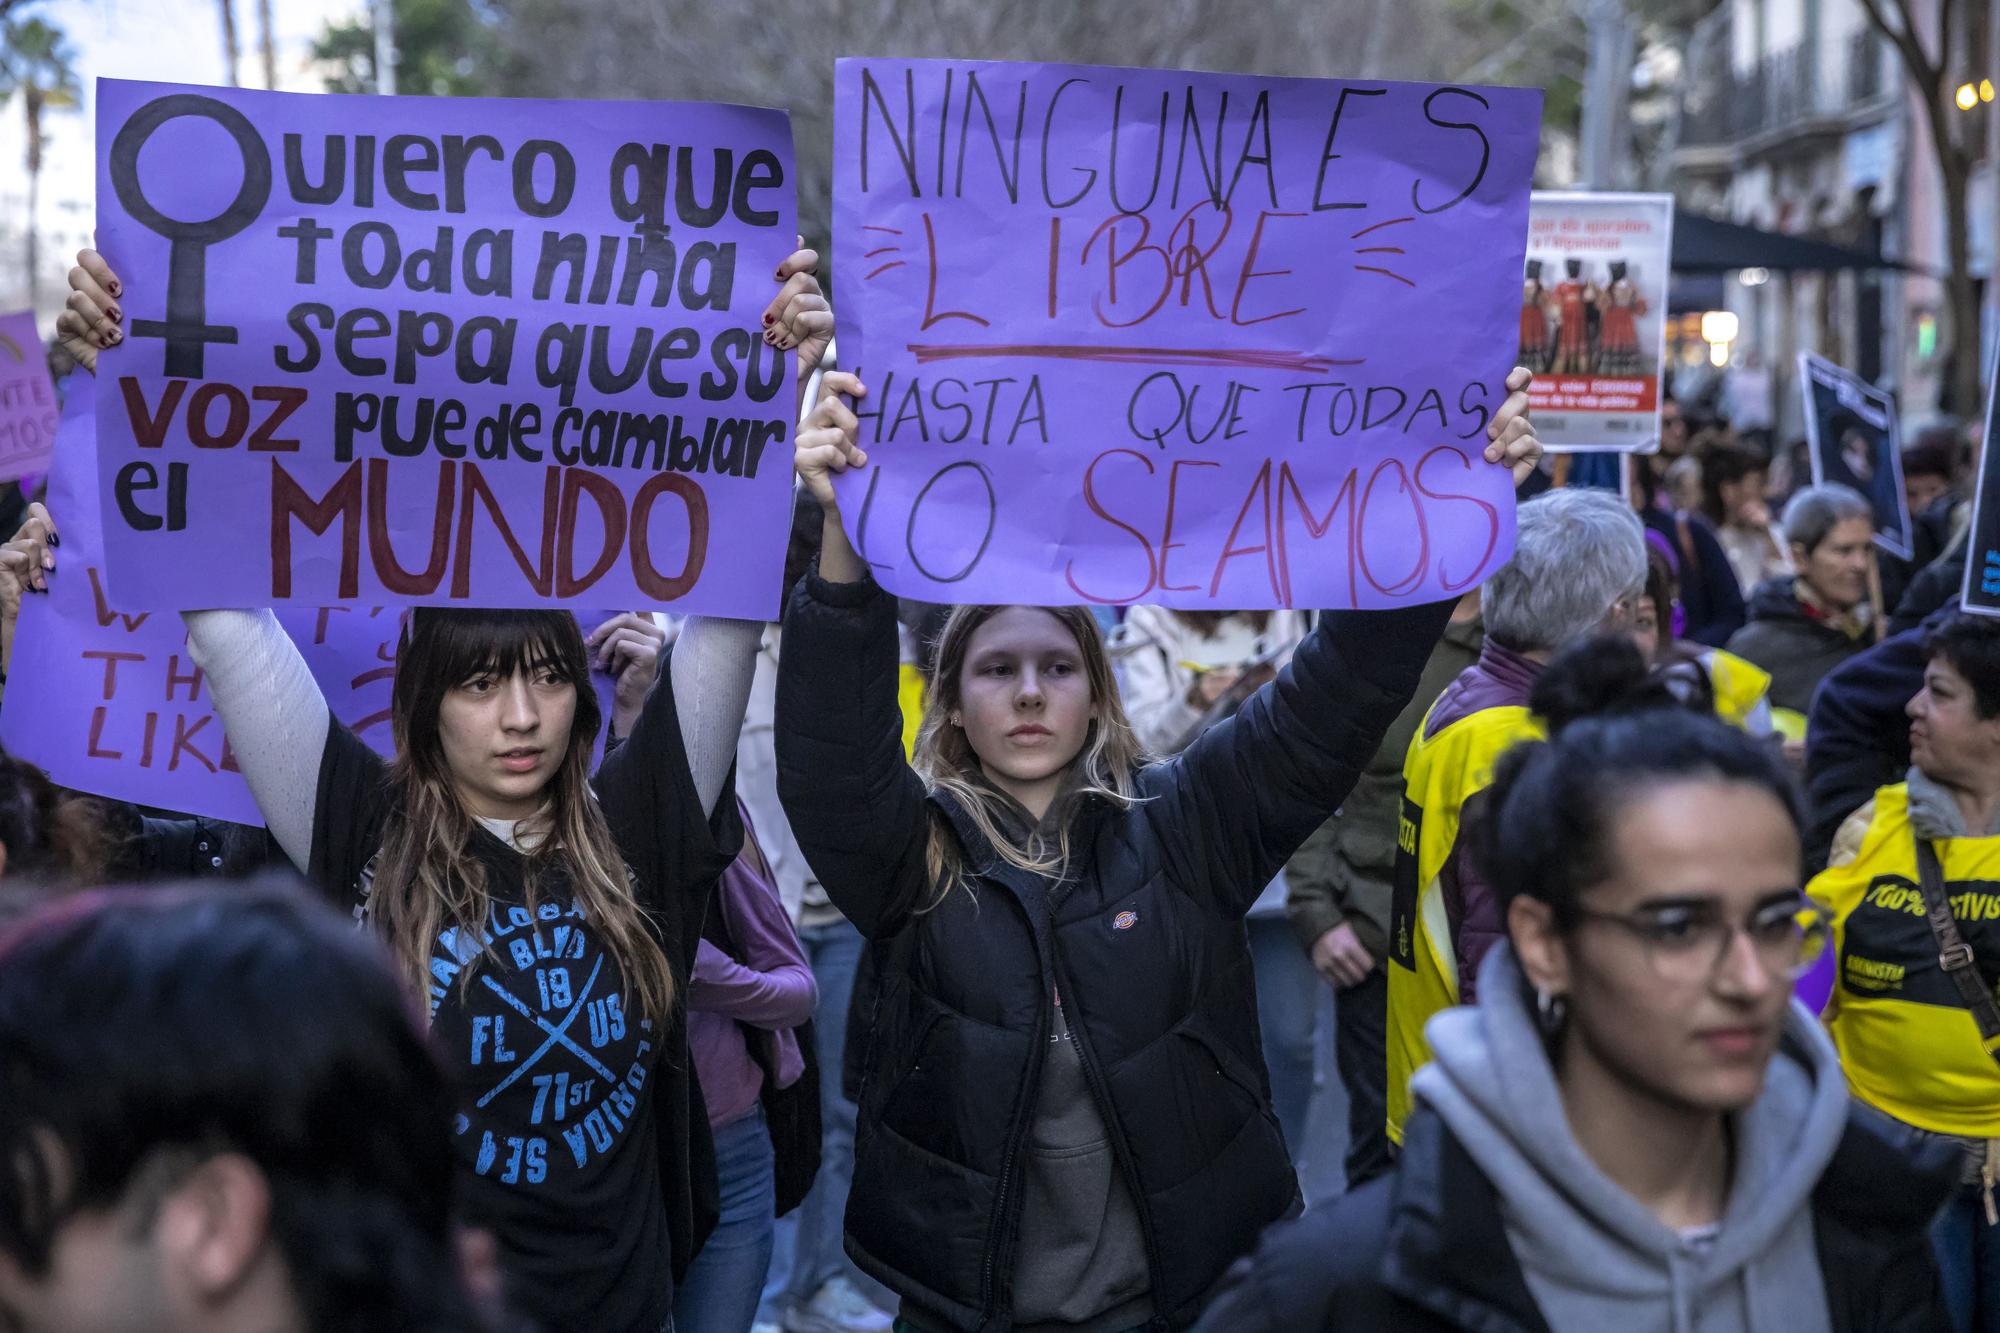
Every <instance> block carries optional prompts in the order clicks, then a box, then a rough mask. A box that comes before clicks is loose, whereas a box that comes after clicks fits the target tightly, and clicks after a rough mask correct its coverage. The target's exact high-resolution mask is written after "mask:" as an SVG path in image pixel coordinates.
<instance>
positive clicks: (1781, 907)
mask: <svg viewBox="0 0 2000 1333" xmlns="http://www.w3.org/2000/svg"><path fill="white" fill-rule="evenodd" d="M1576 914H1577V915H1578V916H1579V917H1581V918H1582V919H1583V920H1585V921H1596V922H1601V923H1602V924H1604V925H1607V926H1617V927H1618V928H1619V929H1621V930H1624V931H1626V932H1627V933H1629V934H1631V935H1635V936H1637V937H1638V939H1639V942H1640V943H1641V944H1642V945H1644V946H1645V950H1646V957H1647V960H1648V961H1649V962H1650V963H1651V964H1652V966H1653V971H1654V972H1655V973H1656V974H1657V975H1658V976H1659V978H1660V980H1662V981H1665V982H1669V983H1673V984H1677V985H1691V984H1695V983H1699V982H1702V981H1706V980H1707V979H1708V978H1709V977H1711V976H1713V975H1714V974H1715V972H1716V969H1717V968H1719V967H1721V966H1722V960H1723V959H1724V958H1726V957H1728V955H1729V951H1730V950H1731V949H1732V948H1734V947H1735V945H1736V936H1737V934H1738V933H1739V932H1740V933H1741V934H1743V935H1745V936H1747V937H1748V938H1749V940H1750V947H1751V949H1752V951H1754V952H1755V953H1756V955H1757V961H1758V962H1759V963H1761V964H1762V965H1763V967H1764V970H1765V971H1766V972H1768V973H1769V974H1770V975H1771V976H1772V977H1774V978H1778V979H1782V980H1786V981H1790V980H1795V979H1797V978H1798V977H1800V976H1803V975H1804V974H1805V973H1806V972H1807V971H1808V970H1810V969H1811V967H1812V965H1813V964H1814V963H1816V962H1818V961H1819V960H1820V957H1821V956H1822V955H1823V954H1825V953H1826V946H1827V944H1828V942H1829V941H1830V940H1831V939H1832V938H1833V925H1832V921H1833V918H1832V916H1831V915H1830V914H1829V913H1828V911H1827V909H1826V908H1824V907H1822V906H1821V905H1820V904H1818V903H1816V902H1814V901H1813V900H1812V899H1811V898H1808V897H1806V896H1805V895H1804V894H1800V895H1798V896H1797V897H1796V898H1785V899H1781V900H1779V901H1776V902H1769V903H1766V904H1764V905H1763V906H1762V907H1759V908H1757V909H1756V910H1755V911H1753V912H1751V913H1750V915H1749V916H1748V917H1746V918H1745V919H1744V920H1743V922H1742V923H1741V924H1740V925H1738V924H1736V923H1733V922H1731V921H1730V920H1728V919H1727V918H1726V917H1725V916H1723V914H1722V907H1721V905H1720V904H1719V903H1714V902H1691V903H1668V904H1665V905H1663V906H1660V907H1648V908H1642V909H1641V910H1639V911H1636V912H1596V911H1592V910H1591V909H1590V908H1587V907H1579V908H1577V909H1576Z"/></svg>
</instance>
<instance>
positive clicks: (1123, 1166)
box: [1049, 912, 1167, 1328]
mask: <svg viewBox="0 0 2000 1333" xmlns="http://www.w3.org/2000/svg"><path fill="white" fill-rule="evenodd" d="M1054 924H1055V923H1054V914H1053V912H1051V915H1050V926H1051V929H1052V930H1053V927H1054ZM1049 967H1050V970H1051V971H1052V972H1053V973H1054V974H1055V978H1056V984H1057V985H1058V986H1061V987H1063V989H1064V991H1065V993H1067V994H1070V995H1075V994H1076V992H1075V990H1073V989H1071V988H1070V985H1069V978H1068V977H1066V976H1064V975H1063V969H1062V964H1061V963H1060V962H1059V961H1057V959H1056V956H1055V941H1054V939H1053V938H1051V939H1050V941H1049ZM1072 1015H1074V1016H1075V1017H1076V1018H1078V1019H1081V1018H1082V1011H1081V1010H1069V1011H1066V1012H1065V1019H1066V1020H1067V1019H1068V1018H1069V1017H1070V1016H1072ZM1069 1036H1070V1040H1071V1041H1073V1042H1075V1043H1076V1053H1077V1056H1078V1059H1079V1062H1080V1063H1081V1064H1082V1065H1083V1076H1084V1079H1085V1081H1087V1082H1088V1083H1089V1084H1090V1095H1091V1096H1092V1097H1094V1098H1095V1099H1096V1100H1097V1113H1098V1115H1099V1116H1100V1117H1102V1118H1103V1120H1104V1128H1105V1132H1106V1133H1107V1135H1108V1136H1109V1137H1110V1139H1111V1149H1112V1155H1113V1156H1115V1157H1116V1158H1117V1159H1118V1171H1119V1174H1121V1175H1122V1176H1124V1177H1125V1188H1126V1189H1127V1190H1128V1191H1130V1193H1131V1195H1132V1211H1133V1212H1134V1213H1135V1214H1137V1215H1138V1218H1139V1232H1140V1234H1141V1235H1142V1236H1143V1237H1144V1238H1145V1241H1146V1274H1147V1278H1148V1280H1149V1281H1150V1282H1151V1284H1152V1291H1151V1293H1149V1294H1151V1295H1152V1296H1154V1297H1155V1298H1156V1299H1157V1297H1158V1295H1159V1290H1160V1250H1159V1245H1158V1243H1157V1242H1156V1241H1155V1240H1154V1238H1153V1208H1152V1205H1151V1204H1149V1203H1147V1202H1146V1196H1145V1194H1144V1192H1143V1191H1141V1190H1140V1188H1139V1171H1138V1168H1136V1167H1135V1166H1133V1165H1132V1157H1131V1150H1130V1148H1129V1147H1128V1146H1127V1145H1126V1142H1125V1126H1124V1124H1123V1122H1121V1121H1120V1120H1119V1119H1118V1109H1117V1108H1116V1107H1115V1106H1113V1105H1112V1104H1111V1094H1110V1092H1109V1091H1108V1090H1107V1089H1106V1088H1105V1086H1104V1078H1103V1075H1102V1074H1101V1073H1100V1072H1099V1070H1098V1068H1097V1053H1096V1052H1095V1051H1093V1050H1091V1048H1090V1040H1089V1038H1088V1037H1086V1036H1085V1035H1084V1032H1083V1025H1082V1023H1081V1022H1072V1023H1070V1024H1069ZM1153 1315H1154V1320H1153V1323H1152V1324H1151V1325H1149V1326H1151V1327H1159V1328H1165V1327H1167V1312H1166V1311H1165V1310H1162V1309H1159V1308H1158V1306H1157V1304H1156V1305H1155V1307H1154V1310H1153Z"/></svg>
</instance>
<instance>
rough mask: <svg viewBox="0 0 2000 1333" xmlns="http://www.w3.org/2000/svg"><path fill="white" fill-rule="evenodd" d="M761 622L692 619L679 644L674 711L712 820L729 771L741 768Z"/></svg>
mask: <svg viewBox="0 0 2000 1333" xmlns="http://www.w3.org/2000/svg"><path fill="white" fill-rule="evenodd" d="M763 637H764V622H763V621H761V620H722V619H718V618H716V617H713V616H689V617H688V619H687V623H686V624H685V625H684V626H683V627H682V629H681V633H680V638H679V639H678V640H676V641H675V643H674V655H673V658H672V662H673V672H672V675H673V679H672V680H671V681H670V682H669V683H670V685H671V687H672V689H673V692H674V710H675V711H676V712H677V713H678V714H679V715H680V720H681V747H682V748H683V749H685V750H686V751H687V762H688V773H689V775H690V776H691V777H692V778H693V779H694V789H695V794H696V795H697V796H699V797H700V798H701V811H702V813H703V814H704V815H707V814H713V813H714V811H715V803H716V802H717V801H718V800H720V799H721V797H722V791H723V784H725V783H726V782H728V780H729V769H730V766H731V765H732V764H734V763H735V762H736V737H737V734H738V733H739V732H741V731H742V730H743V711H744V709H745V708H747V707H748V706H749V703H750V681H751V677H752V676H754V675H755V674H756V670H757V647H758V645H759V643H761V642H762V640H763Z"/></svg>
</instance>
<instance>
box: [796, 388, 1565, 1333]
mask: <svg viewBox="0 0 2000 1333" xmlns="http://www.w3.org/2000/svg"><path fill="white" fill-rule="evenodd" d="M1528 378H1529V377H1528V373H1527V372H1526V371H1525V370H1517V371H1515V372H1514V374H1513V376H1512V377H1510V379H1509V388H1510V389H1511V390H1512V391H1513V396H1512V397H1510V398H1509V400H1508V402H1507V403H1506V405H1505V406H1504V408H1503V409H1502V411H1501V412H1500V414H1499V415H1498V416H1497V417H1496V418H1495V420H1494V422H1493V423H1492V425H1491V427H1490V429H1489V436H1490V438H1491V443H1490V444H1489V445H1488V447H1487V450H1486V457H1487V460H1488V461H1489V462H1492V463H1505V464H1508V465H1511V466H1513V467H1515V468H1516V469H1517V471H1519V472H1523V473H1524V472H1525V470H1526V469H1527V468H1530V467H1532V466H1533V464H1534V462H1535V461H1536V459H1537V458H1538V457H1539V455H1540V452H1541V449H1540V445H1539V443H1538V442H1537V441H1536V440H1535V437H1534V434H1533V431H1532V429H1531V428H1530V427H1529V425H1528V422H1527V420H1526V418H1525V416H1524V415H1523V413H1524V411H1525V408H1526V402H1527V399H1526V392H1525V391H1526V387H1527V384H1528ZM823 393H824V394H825V396H824V397H823V398H822V401H821V402H820V404H819V406H818V408H817V409H816V410H815V413H814V416H813V417H812V419H811V420H810V422H809V423H808V428H807V429H806V430H803V431H802V432H801V433H800V436H799V441H798V464H799V472H800V475H801V478H802V480H803V481H804V482H805V484H806V485H807V487H808V488H809V489H810V490H811V492H812V493H813V495H815V496H816V497H817V498H818V499H819V501H820V503H821V506H822V509H823V510H824V512H825V519H826V522H825V534H824V537H823V541H822V545H821V548H820V563H819V571H818V573H817V574H816V575H813V576H809V577H808V578H807V580H806V581H805V583H804V585H803V586H802V587H801V589H800V590H799V591H798V593H797V594H795V596H794V598H793V601H792V604H791V607H790V610H789V614H788V615H787V618H786V622H785V656H784V659H783V661H782V662H781V664H780V668H779V681H778V703H777V749H778V783H779V794H780V796H781V797H782V798H783V800H784V804H785V808H786V811H787V813H788V815H789V816H790V819H791V824H792V829H793V832H794V833H795V834H796V836H797V837H798V840H799V843H800V845H801V847H803V848H804V850H805V853H806V856H807V857H808V858H809V859H810V860H811V862H812V865H813V868H814V870H815V872H816V873H817V874H818V875H819V878H820V880H821V882H822V883H823V884H824V885H825V886H826V889H827V892H828V894H829V895H830V896H831V897H832V898H833V900H834V902H835V904H836V905H838V906H839V907H840V909H841V910H842V911H843V912H844V913H846V915H847V916H848V918H849V919H850V920H852V921H853V922H854V923H855V925H856V926H858V927H859V928H860V929H861V931H862V933H863V934H865V935H867V936H868V937H870V939H871V940H872V941H873V942H874V945H875V949H876V956H877V958H878V961H879V967H880V976H881V985H880V988H879V991H878V993H877V998H876V999H875V1001H874V1006H873V1012H872V1013H871V1014H869V1015H866V1016H865V1017H866V1018H867V1019H868V1020H869V1021H868V1030H869V1032H870V1034H871V1035H870V1038H869V1050H868V1053H867V1056H866V1057H865V1064H864V1068H865V1070H866V1074H865V1080H866V1081H865V1083H864V1086H863V1088H862V1094H861V1099H860V1102H861V1107H860V1123H859V1128H858V1131H857V1134H856V1141H855V1166H854V1184H853V1190H852V1193H851V1194H850V1196H849V1204H848V1214H847V1233H848V1234H847V1245H848V1252H849V1253H850V1254H851V1255H853V1257H854V1258H855V1260H856V1262H857V1263H859V1264H860V1265H861V1267H862V1268H863V1269H864V1270H865V1271H867V1272H869V1273H870V1274H872V1275H873V1276H875V1277H876V1278H878V1279H879V1280H880V1281H882V1282H883V1283H885V1284H886V1285H888V1286H889V1287H890V1288H891V1289H892V1290H894V1291H896V1292H897V1293H898V1294H899V1295H900V1296H901V1297H902V1319H901V1325H902V1327H904V1328H906V1329H910V1330H918V1331H920V1333H958V1331H959V1330H974V1329H978V1330H988V1329H1012V1330H1031V1331H1034V1333H1042V1331H1044V1330H1079V1331H1080V1330H1089V1331H1090V1333H1115V1331H1117V1330H1125V1329H1136V1328H1148V1327H1151V1328H1181V1327H1185V1326H1186V1325H1188V1324H1189V1323H1191V1322H1192V1321H1193V1319H1194V1317H1195V1315H1196V1312H1197V1310H1198V1309H1199V1306H1200V1303H1201V1300H1202V1298H1203V1296H1204V1294H1205V1293H1206V1292H1207V1290H1208V1289H1209V1287H1210V1285H1211V1284H1212V1283H1213V1282H1214V1281H1215V1280H1216V1279H1217V1278H1218V1277H1220V1276H1221V1274H1222V1272H1223V1270H1224V1268H1225V1267H1226V1266H1227V1265H1228V1263H1229V1261H1230V1260H1231V1259H1232V1258H1234V1257H1235V1256H1236V1255H1237V1254H1239V1253H1241V1252H1242V1251H1244V1250H1246V1249H1247V1248H1248V1247H1249V1246H1250V1244H1251V1243H1252V1241H1253V1240H1254V1239H1255V1237H1256V1235H1257V1232H1258V1230H1259V1229H1260V1228H1262V1227H1263V1226H1265V1225H1267V1224H1269V1223H1270V1222H1272V1221H1274V1220H1276V1219H1277V1218H1279V1217H1281V1216H1283V1215H1284V1214H1285V1213H1286V1212H1287V1211H1288V1210H1290V1209H1291V1208H1293V1206H1294V1205H1295V1202H1296V1200H1297V1198H1298V1186H1297V1182H1296V1180H1295V1178H1294V1176H1293V1173H1292V1168H1291V1164H1290V1161H1289V1160H1288V1158H1287V1156H1286V1153H1285V1145H1284V1141H1283V1138H1282V1136H1281V1135H1280V1133H1279V1130H1278V1126H1277V1122H1276V1120H1275V1118H1274V1116H1273V1115H1272V1112H1271V1101H1270V1089H1269V1083H1268V1079H1267V1077H1266V1075H1265V1072H1264V1067H1263V1061H1262V1057H1261V1054H1260V1052H1259V1049H1258V1039H1257V1028H1256V1019H1255V1016H1254V1015H1255V1012H1256V1001H1255V997H1254V992H1253V988H1252V977H1251V965H1250V956H1249V951H1248V948H1247V947H1246V944H1245V939H1244V929H1243V916H1244V913H1245V912H1246V911H1248V910H1249V907H1250V905H1251V902H1252V901H1253V900H1254V899H1255V898H1256V897H1257V895H1258V893H1259V892H1260V891H1262V889H1263V888H1264V886H1265V885H1266V884H1268V883H1269V882H1270V881H1271V878H1272V876H1273V875H1275V874H1276V873H1277V871H1278V868H1279V867H1280V866H1281V865H1283V863H1284V862H1285V859H1286V858H1287V857H1288V856H1290V855H1291V853H1292V852H1293V851H1294V850H1295V849H1296V848H1297V847H1298V845H1299V844H1300V843H1302V842H1303V841H1304V840H1305V838H1306V836H1307V835H1308V834H1309V833H1311V832H1312V831H1313V830H1314V829H1315V828H1317V827H1318V826H1319V825H1320V824H1321V823H1323V822H1324V821H1325V819H1326V818H1327V816H1328V815H1329V814H1330V813H1331V812H1332V810H1333V808H1334V806H1335V805H1336V804H1338V802H1339V801H1340V798H1341V796H1342V795H1343V794H1344V793H1345V792H1346V791H1347V789H1348V787H1349V786H1351V785H1352V783H1353V781H1354V779H1355V776H1356V774H1357V773H1359V772H1360V770H1361V768H1362V766H1363V765H1365V764H1366V763H1367V762H1368V760H1369V758H1370V756H1371V755H1372V754H1373V753H1374V751H1375V748H1376V746H1377V744H1378V743H1379V742H1380V740H1381V737H1382V734H1383V732H1384V731H1385V730H1386V729H1387V727H1388V726H1389V724H1390V722H1391V721H1393V720H1394V719H1395V717H1396V715H1397V714H1398V713H1399V712H1400V711H1401V710H1402V708H1403V706H1404V704H1405V702H1406V701H1407V700H1408V698H1409V696H1410V694H1411V692H1412V690H1413V689H1414V688H1415V686H1416V684H1417V681H1418V679H1419V677H1420V676H1421V675H1422V672H1423V667H1424V663H1425V660H1426V659H1427V658H1428V656H1429V655H1430V651H1431V646H1432V644H1434V643H1435V642H1436V640H1437V638H1438V636H1439V634H1440V633H1441V632H1442V631H1443V629H1444V626H1445V621H1446V618H1447V617H1448V616H1449V614H1450V612H1451V604H1450V603H1441V604H1439V605H1437V606H1429V607H1418V608H1412V609H1409V610H1402V611H1387V612H1330V613H1328V614H1327V615H1325V616H1324V617H1322V619H1321V621H1320V624H1319V627H1318V628H1317V629H1316V630H1314V632H1313V633H1311V634H1310V635H1308V636H1307V637H1306V638H1305V640H1304V642H1302V643H1301V644H1300V645H1299V648H1298V650H1297V652H1296V653H1295V654H1294V655H1293V658H1292V660H1291V662H1290V664H1289V665H1287V666H1286V667H1285V669H1284V670H1283V671H1281V672H1280V673H1279V674H1278V677H1277V679H1276V680H1275V681H1273V682H1272V683H1270V684H1267V685H1265V686H1263V687H1262V688H1261V689H1259V690H1258V691H1257V692H1256V693H1254V694H1253V695H1251V697H1250V698H1249V699H1248V700H1247V701H1246V702H1245V703H1244V705H1243V706H1242V708H1241V709H1240V710H1239V711H1238V712H1237V713H1236V715H1235V716H1234V717H1233V718H1231V719H1230V720H1229V721H1227V722H1223V723H1220V724H1218V725H1216V726H1214V727H1211V728H1209V729H1208V730H1207V731H1206V732H1204V733H1203V734H1202V735H1201V736H1200V737H1199V738H1198V739H1197V740H1195V741H1194V742H1193V743H1192V744H1191V745H1189V746H1188V747H1187V749H1186V750H1184V751H1183V752H1182V753H1181V754H1179V755H1177V756H1176V757H1174V758H1173V759H1171V760H1167V761H1165V762H1162V763H1159V764H1155V765H1151V766H1146V767H1142V766H1141V761H1140V747H1139V745H1138V742H1137V741H1136V739H1135V738H1134V736H1133V732H1132V728H1131V726H1130V724H1129V723H1128V721H1127V719H1126V715H1125V711H1124V708H1123V706H1122V704H1121V703H1120V700H1119V695H1118V690H1117V686H1116V685H1115V683H1114V681H1113V677H1112V671H1111V666H1110V662H1109V660H1108V658H1107V656H1106V653H1105V647H1104V641H1103V638H1102V636H1101V634H1100V632H1099V630H1098V627H1097V623H1096V621H1095V619H1094V618H1093V617H1092V616H1091V614H1090V613H1089V612H1088V611H1086V610H1083V609H1081V608H1060V609H1043V608H1038V607H1027V606H974V607H961V608H959V609H958V610H957V611H955V612H954V613H953V615H952V617H951V619H950V620H949V621H948V622H947V624H946V626H945V629H944V631H943V635H942V638H941V641H940V644H939V649H938V654H937V662H936V666H935V668H934V671H933V674H932V677H931V680H930V687H931V688H930V702H929V704H928V706H927V711H926V714H925V718H924V722H923V727H922V730H921V733H920V735H919V738H918V742H917V753H916V765H915V768H914V769H913V768H912V767H910V766H909V765H908V764H906V763H905V762H904V759H903V751H902V746H901V743H900V738H899V733H900V717H899V715H898V712H897V707H896V666H897V656H896V614H895V601H894V599H893V598H891V597H889V596H888V595H887V594H886V593H884V592H883V591H882V590H881V589H880V588H878V587H876V586H875V584H874V583H873V582H872V581H871V580H870V579H869V577H868V574H867V570H866V567H865V566H864V565H863V564H862V562H861V561H860V559H859V558H858V557H857V556H856V555H855V552H854V549H853V547H852V546H851V545H850V543H849V541H848V538H847V534H846V530H845V528H844V527H843V525H842V521H841V516H840V512H839V510H838V509H837V508H835V506H834V503H833V490H832V485H831V482H830V475H831V474H832V473H835V472H839V471H842V470H844V469H845V468H847V467H849V466H853V465H857V464H859V463H862V462H865V456H864V455H863V454H862V453H861V452H860V450H859V449H858V448H857V447H856V445H855V442H854V436H855V429H856V424H855V417H854V413H853V411H852V410H851V409H850V407H849V406H848V404H847V403H846V402H845V401H843V397H850V398H851V397H860V396H863V395H864V394H865V393H866V389H865V388H864V387H863V386H862V385H861V384H860V383H859V382H858V381H856V380H855V379H854V377H852V376H851V375H844V374H832V375H829V376H828V377H827V384H826V386H825V387H824V389H823Z"/></svg>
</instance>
